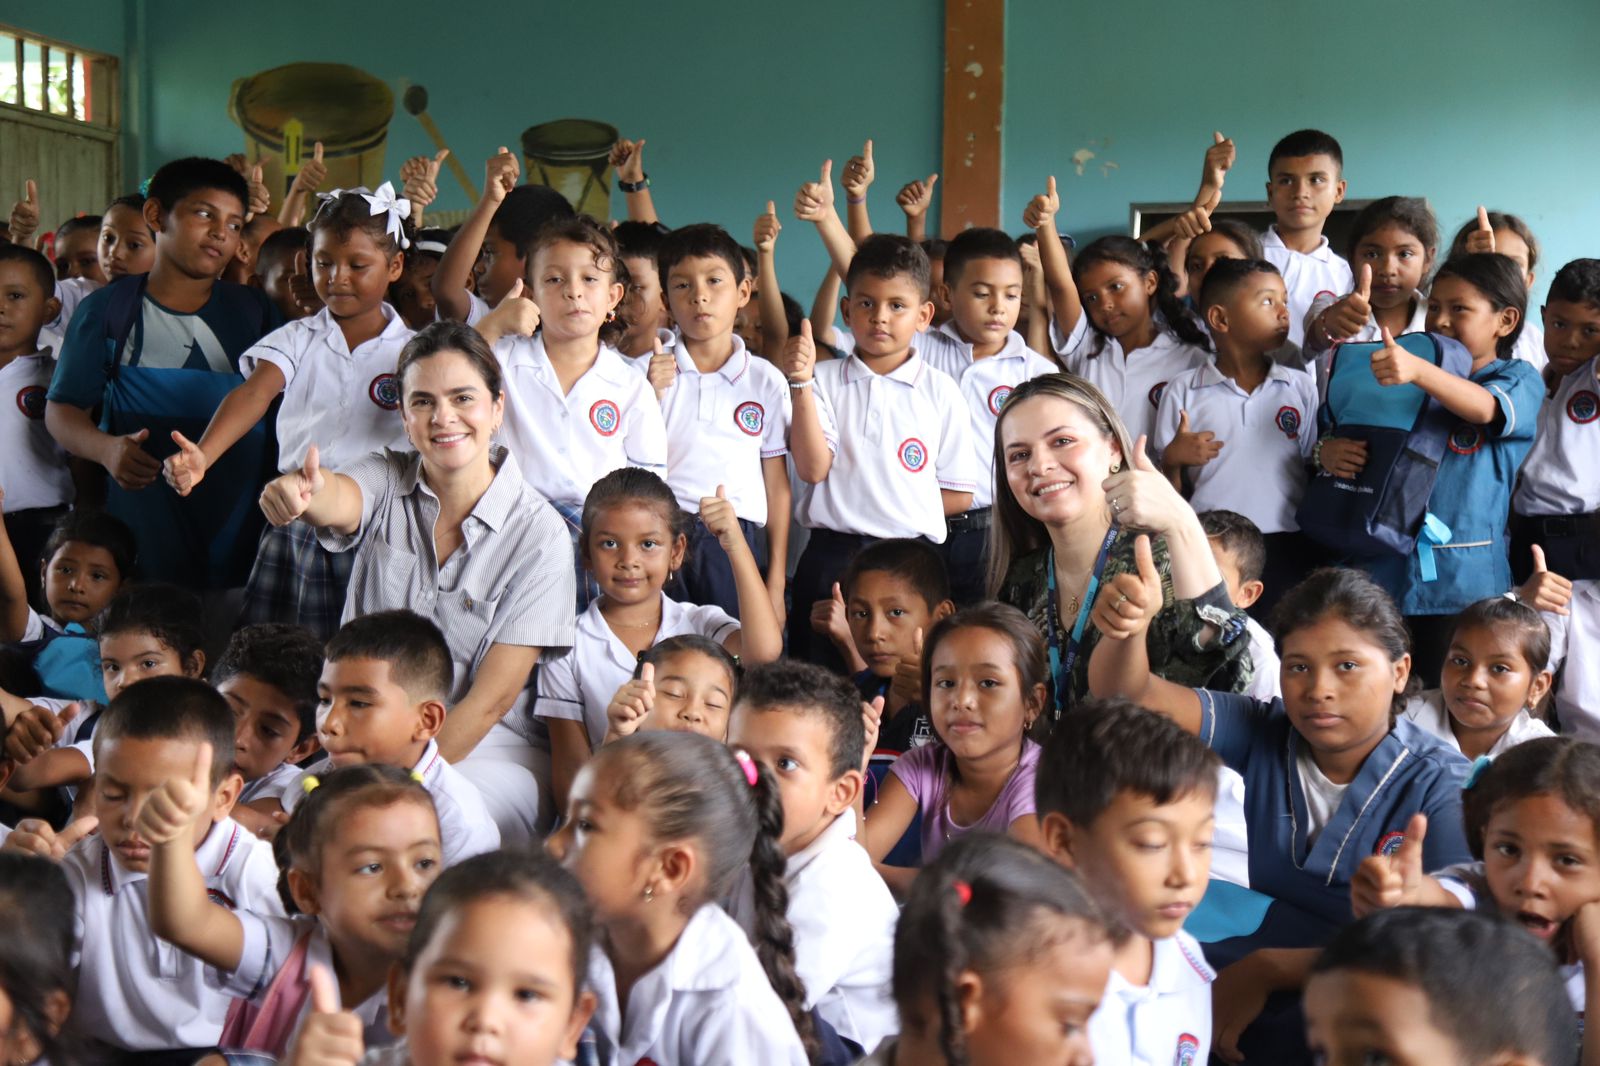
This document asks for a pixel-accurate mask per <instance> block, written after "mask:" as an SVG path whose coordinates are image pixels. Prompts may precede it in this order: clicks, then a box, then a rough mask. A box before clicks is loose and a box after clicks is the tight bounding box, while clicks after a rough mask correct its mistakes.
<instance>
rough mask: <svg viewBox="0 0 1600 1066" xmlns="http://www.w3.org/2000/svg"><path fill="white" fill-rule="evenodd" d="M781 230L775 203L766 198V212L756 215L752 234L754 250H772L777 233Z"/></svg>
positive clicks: (776, 242)
mask: <svg viewBox="0 0 1600 1066" xmlns="http://www.w3.org/2000/svg"><path fill="white" fill-rule="evenodd" d="M782 232H783V223H782V222H779V221H778V208H777V205H776V204H774V203H773V202H772V201H771V200H768V201H767V210H766V212H765V213H764V214H760V215H757V216H756V228H755V234H754V237H755V244H756V251H758V252H770V251H772V250H773V249H774V248H775V247H777V245H778V234H780V233H782Z"/></svg>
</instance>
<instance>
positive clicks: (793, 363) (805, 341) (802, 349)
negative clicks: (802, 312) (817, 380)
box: [782, 318, 817, 385]
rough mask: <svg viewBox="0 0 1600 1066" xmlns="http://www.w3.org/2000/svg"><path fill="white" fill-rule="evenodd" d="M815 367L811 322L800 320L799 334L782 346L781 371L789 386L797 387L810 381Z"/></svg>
mask: <svg viewBox="0 0 1600 1066" xmlns="http://www.w3.org/2000/svg"><path fill="white" fill-rule="evenodd" d="M816 365H817V345H816V342H815V341H813V340H812V339H811V320H810V319H809V318H802V319H801V320H800V332H799V333H796V334H795V335H794V336H793V337H790V338H789V340H788V342H787V343H785V344H784V346H783V362H782V369H783V375H784V377H786V378H788V379H789V384H791V385H799V384H801V383H802V382H806V381H810V380H811V375H812V372H813V370H814V369H815V367H816Z"/></svg>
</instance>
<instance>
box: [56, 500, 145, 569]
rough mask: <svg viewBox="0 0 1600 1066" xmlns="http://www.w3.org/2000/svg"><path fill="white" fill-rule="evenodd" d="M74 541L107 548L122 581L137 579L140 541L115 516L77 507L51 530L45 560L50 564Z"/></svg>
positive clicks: (124, 523) (93, 509)
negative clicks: (136, 571) (135, 569)
mask: <svg viewBox="0 0 1600 1066" xmlns="http://www.w3.org/2000/svg"><path fill="white" fill-rule="evenodd" d="M73 542H76V543H78V544H88V545H90V546H91V547H95V548H102V549H104V550H105V552H106V554H107V555H109V556H111V561H112V562H113V563H115V564H116V567H117V576H118V578H120V579H121V580H123V581H127V580H128V579H129V578H131V577H132V576H133V565H134V560H135V559H137V558H138V552H139V542H138V540H137V539H136V538H135V537H134V535H133V530H131V529H129V528H128V524H127V523H126V522H124V521H123V520H122V519H120V518H118V517H116V516H115V515H111V514H107V513H106V512H105V511H101V510H97V509H95V508H93V507H74V508H73V509H72V510H70V511H68V512H67V513H66V514H64V515H62V516H61V518H60V520H59V521H57V522H56V524H55V525H54V526H53V527H52V528H51V530H50V536H49V537H48V538H46V540H45V542H44V554H43V556H42V557H41V558H42V559H43V560H44V561H45V562H48V561H50V560H51V559H53V558H54V557H55V554H56V552H58V551H60V550H61V549H62V548H64V547H66V546H67V545H68V544H71V543H73Z"/></svg>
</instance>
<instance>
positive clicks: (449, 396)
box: [400, 350, 505, 471]
mask: <svg viewBox="0 0 1600 1066" xmlns="http://www.w3.org/2000/svg"><path fill="white" fill-rule="evenodd" d="M400 384H401V390H402V400H401V409H402V411H403V412H404V416H405V425H406V436H407V437H408V438H410V440H411V446H412V447H413V448H415V449H417V454H419V455H420V456H422V462H423V465H424V466H425V467H427V468H428V469H430V470H439V471H457V470H461V469H463V468H466V467H469V466H471V465H472V464H473V463H475V462H480V461H481V462H485V463H487V462H488V461H489V444H490V441H491V438H493V436H494V432H495V430H497V429H499V428H500V419H501V416H502V415H503V414H504V412H505V399H504V397H502V396H495V395H493V394H492V393H490V391H489V386H488V384H487V383H486V382H485V381H484V380H483V375H482V374H480V373H478V371H477V370H476V369H475V368H474V367H473V365H472V361H471V360H470V359H468V358H467V357H466V356H465V355H462V354H461V353H460V352H454V351H448V350H446V351H442V352H439V353H437V354H435V355H430V356H428V357H427V358H425V359H419V360H417V361H416V362H414V363H412V364H411V365H410V366H408V367H406V372H405V377H404V378H403V379H402V380H401V383H400Z"/></svg>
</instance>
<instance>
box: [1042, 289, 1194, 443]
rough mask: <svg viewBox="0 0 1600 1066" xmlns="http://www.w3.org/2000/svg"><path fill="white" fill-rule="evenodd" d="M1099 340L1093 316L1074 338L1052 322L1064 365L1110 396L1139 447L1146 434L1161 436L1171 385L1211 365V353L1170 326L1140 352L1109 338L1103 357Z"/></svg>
mask: <svg viewBox="0 0 1600 1066" xmlns="http://www.w3.org/2000/svg"><path fill="white" fill-rule="evenodd" d="M1097 339H1098V336H1097V334H1096V332H1095V330H1094V328H1093V327H1092V326H1091V325H1090V324H1089V314H1088V312H1084V313H1082V314H1080V315H1079V316H1078V324H1077V325H1076V326H1074V327H1073V330H1072V333H1071V335H1070V336H1066V337H1063V336H1062V335H1061V327H1060V326H1059V324H1057V322H1056V320H1055V319H1054V318H1052V319H1051V320H1050V343H1051V344H1053V345H1055V349H1056V354H1057V355H1059V356H1060V357H1061V364H1062V365H1063V366H1065V367H1066V368H1067V372H1068V373H1070V374H1077V375H1078V376H1079V377H1081V378H1086V379H1088V381H1089V382H1090V383H1091V384H1093V385H1094V386H1095V387H1096V388H1097V389H1099V390H1100V391H1101V392H1103V393H1105V394H1106V399H1108V400H1110V401H1111V406H1112V407H1114V408H1116V411H1117V414H1119V415H1121V416H1122V422H1123V424H1124V425H1125V426H1127V427H1128V438H1129V439H1130V440H1132V441H1134V442H1135V443H1137V442H1138V440H1139V437H1140V435H1141V434H1142V435H1144V436H1146V437H1150V438H1151V439H1152V442H1153V440H1154V437H1155V424H1156V412H1157V411H1158V410H1159V409H1160V408H1161V395H1162V393H1164V392H1165V391H1166V388H1167V385H1168V384H1169V383H1170V382H1172V381H1173V380H1175V379H1176V378H1179V377H1181V376H1183V375H1184V374H1186V373H1188V372H1189V371H1191V370H1194V369H1195V368H1197V367H1202V366H1205V365H1206V364H1207V363H1209V362H1210V361H1211V353H1210V352H1208V351H1206V350H1205V349H1204V348H1196V347H1195V346H1194V345H1192V344H1186V343H1184V342H1183V341H1181V340H1179V339H1178V335H1177V334H1176V333H1173V332H1172V331H1171V330H1170V329H1166V328H1165V327H1163V328H1161V329H1159V330H1157V331H1156V339H1155V340H1154V341H1152V342H1151V343H1150V346H1149V347H1147V348H1137V349H1135V350H1134V351H1133V353H1132V354H1131V355H1129V354H1125V353H1124V352H1123V350H1122V345H1121V344H1119V343H1117V341H1116V339H1115V338H1113V337H1107V338H1105V346H1104V347H1102V348H1101V349H1100V354H1099V355H1096V356H1092V357H1091V356H1090V354H1089V353H1090V352H1092V351H1094V346H1095V341H1096V340H1097Z"/></svg>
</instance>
